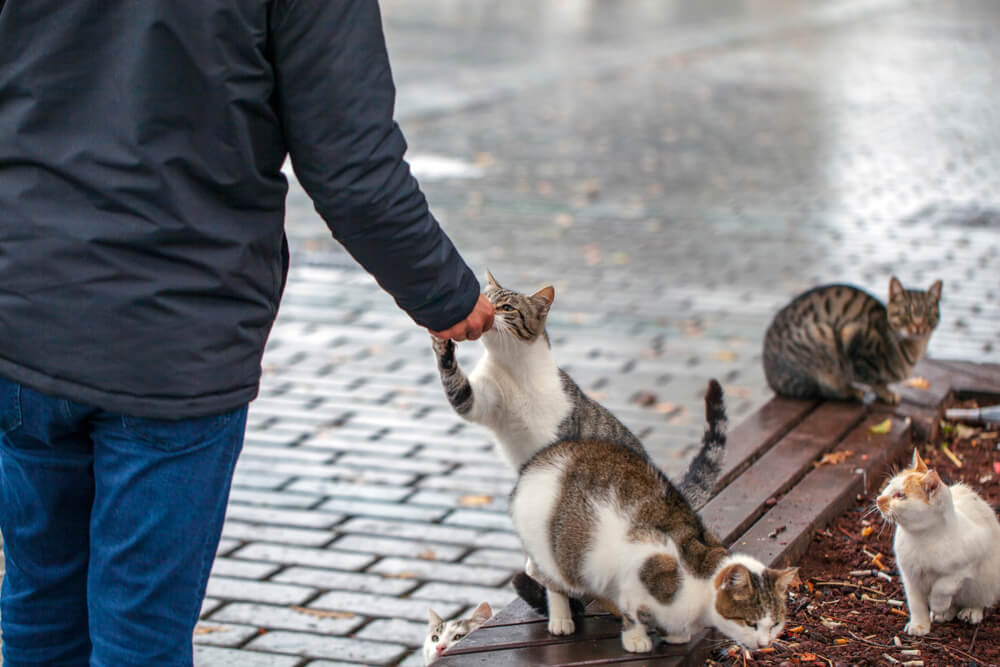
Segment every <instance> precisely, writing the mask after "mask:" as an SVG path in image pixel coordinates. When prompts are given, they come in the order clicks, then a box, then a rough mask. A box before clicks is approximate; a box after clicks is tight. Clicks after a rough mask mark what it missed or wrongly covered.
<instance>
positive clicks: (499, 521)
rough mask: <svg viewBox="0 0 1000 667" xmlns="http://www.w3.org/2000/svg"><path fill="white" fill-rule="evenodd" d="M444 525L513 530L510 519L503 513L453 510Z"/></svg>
mask: <svg viewBox="0 0 1000 667" xmlns="http://www.w3.org/2000/svg"><path fill="white" fill-rule="evenodd" d="M444 523H446V524H448V525H455V526H471V527H473V528H484V529H487V530H508V531H513V530H514V526H513V524H512V523H511V520H510V517H509V516H508V515H507V514H506V513H503V512H480V511H477V510H455V511H454V512H452V513H451V514H449V515H448V516H447V517H446V518H445V519H444Z"/></svg>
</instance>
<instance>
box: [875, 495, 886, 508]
mask: <svg viewBox="0 0 1000 667" xmlns="http://www.w3.org/2000/svg"><path fill="white" fill-rule="evenodd" d="M888 504H889V499H888V498H886V497H885V496H879V497H878V498H876V499H875V506H876V507H878V509H879V511H880V512H884V511H885V508H886V505H888Z"/></svg>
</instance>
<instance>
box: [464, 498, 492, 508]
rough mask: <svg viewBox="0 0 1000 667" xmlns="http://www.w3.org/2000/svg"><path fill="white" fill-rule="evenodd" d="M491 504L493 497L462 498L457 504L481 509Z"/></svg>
mask: <svg viewBox="0 0 1000 667" xmlns="http://www.w3.org/2000/svg"><path fill="white" fill-rule="evenodd" d="M491 502H493V496H462V497H461V498H459V499H458V504H459V505H461V506H462V507H482V506H483V505H489V504H490V503H491Z"/></svg>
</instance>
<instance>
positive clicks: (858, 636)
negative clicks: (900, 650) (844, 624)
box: [847, 630, 895, 648]
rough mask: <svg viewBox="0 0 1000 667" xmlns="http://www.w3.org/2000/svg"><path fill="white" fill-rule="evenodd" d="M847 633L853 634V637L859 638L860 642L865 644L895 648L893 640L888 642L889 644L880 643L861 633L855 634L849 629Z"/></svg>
mask: <svg viewBox="0 0 1000 667" xmlns="http://www.w3.org/2000/svg"><path fill="white" fill-rule="evenodd" d="M847 634H849V635H851V636H852V637H854V638H855V639H856V640H858V641H859V642H861V643H863V644H868V645H869V646H874V647H876V648H894V647H895V644H893V643H891V642H890V643H888V644H879V643H877V642H873V641H869V640H867V639H865V638H864V637H861V636H860V635H856V634H854V633H853V632H851V631H850V630H848V631H847Z"/></svg>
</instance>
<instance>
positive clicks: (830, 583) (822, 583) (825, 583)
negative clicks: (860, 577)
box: [814, 581, 885, 595]
mask: <svg viewBox="0 0 1000 667" xmlns="http://www.w3.org/2000/svg"><path fill="white" fill-rule="evenodd" d="M814 585H815V586H842V587H845V588H854V589H856V590H859V591H868V592H869V593H874V594H875V595H885V592H884V591H880V590H878V589H875V588H868V587H867V586H862V585H860V584H852V583H851V582H849V581H817V582H815V583H814Z"/></svg>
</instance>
